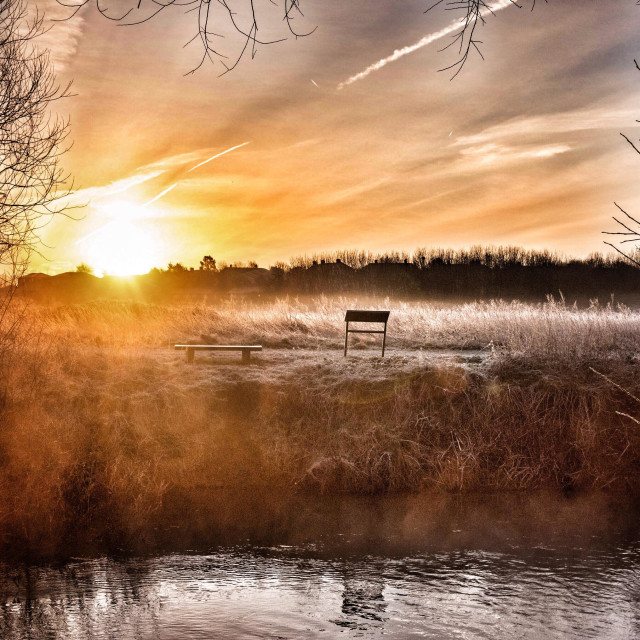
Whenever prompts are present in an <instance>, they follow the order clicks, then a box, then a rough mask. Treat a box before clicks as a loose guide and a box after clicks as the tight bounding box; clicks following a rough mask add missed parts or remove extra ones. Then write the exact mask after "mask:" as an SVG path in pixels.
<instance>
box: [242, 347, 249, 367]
mask: <svg viewBox="0 0 640 640" xmlns="http://www.w3.org/2000/svg"><path fill="white" fill-rule="evenodd" d="M249 362H251V351H249V349H243V351H242V364H249Z"/></svg>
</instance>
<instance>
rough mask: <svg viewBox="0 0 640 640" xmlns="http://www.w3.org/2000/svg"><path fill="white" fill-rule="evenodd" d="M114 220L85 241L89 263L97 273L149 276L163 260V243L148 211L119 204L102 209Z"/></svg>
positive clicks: (127, 204)
mask: <svg viewBox="0 0 640 640" xmlns="http://www.w3.org/2000/svg"><path fill="white" fill-rule="evenodd" d="M101 210H102V211H104V213H106V214H107V215H108V217H109V218H111V221H110V222H107V224H105V225H104V226H102V227H100V228H99V229H98V230H97V231H94V232H93V233H92V234H91V235H90V236H88V237H87V238H86V244H85V254H86V261H87V262H88V263H89V264H90V265H91V266H92V267H93V268H94V270H95V272H96V274H98V275H102V274H109V275H115V276H130V275H137V274H141V273H147V272H148V271H149V270H150V269H151V268H153V267H154V266H157V265H158V264H159V262H160V259H161V253H162V252H161V249H162V243H161V242H159V240H158V238H157V234H156V231H155V229H154V228H153V226H152V224H151V220H150V217H151V215H152V212H151V211H149V209H148V208H143V207H139V206H135V205H132V204H129V203H123V202H117V203H111V204H109V205H108V206H103V207H101Z"/></svg>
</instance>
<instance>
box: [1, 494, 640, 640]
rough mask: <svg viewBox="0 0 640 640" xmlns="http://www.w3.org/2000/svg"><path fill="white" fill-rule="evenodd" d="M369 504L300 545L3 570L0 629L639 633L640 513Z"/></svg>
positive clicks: (216, 633)
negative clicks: (442, 515)
mask: <svg viewBox="0 0 640 640" xmlns="http://www.w3.org/2000/svg"><path fill="white" fill-rule="evenodd" d="M359 509H360V511H359V512H358V517H357V518H356V521H357V522H359V523H360V524H359V525H354V523H353V521H350V522H351V524H347V525H345V524H344V523H343V522H338V523H337V524H336V522H334V523H333V524H332V526H331V533H330V534H327V530H326V529H323V530H321V531H319V532H313V531H309V530H305V532H304V535H302V534H296V535H291V536H289V537H294V538H295V537H297V536H298V535H299V537H300V538H301V540H300V541H299V542H297V543H296V544H283V543H280V544H273V545H271V544H270V545H261V544H258V543H256V542H244V543H242V544H239V545H234V546H224V547H216V548H214V549H211V550H209V551H208V552H202V551H200V552H198V553H196V552H192V553H185V552H182V553H175V552H173V553H163V554H160V555H147V556H138V557H120V558H116V557H112V556H103V557H89V558H71V559H68V560H66V561H65V562H61V563H53V564H52V563H31V564H27V563H20V564H16V563H12V564H5V565H3V566H2V572H1V578H0V589H1V591H0V637H2V638H4V639H12V638H20V639H22V638H33V639H35V638H64V639H70V640H72V639H76V638H78V639H85V638H87V639H88V638H91V639H100V638H114V639H122V638H139V639H146V638H150V639H151V638H159V639H170V640H173V639H181V638H185V639H186V638H189V639H198V638H203V639H204V638H305V637H310V638H313V637H320V638H334V637H339V638H345V637H347V638H348V637H353V638H373V637H376V638H377V637H381V636H386V637H389V638H508V639H515V638H536V639H538V638H576V639H578V638H580V639H582V638H616V639H619V638H640V535H638V532H639V529H638V527H637V518H636V517H635V515H634V514H629V513H625V514H623V515H620V514H618V515H617V516H616V517H615V518H612V514H611V513H604V514H603V512H602V506H601V505H596V506H595V507H594V508H593V516H590V515H589V513H590V510H589V509H588V508H585V506H584V505H582V506H577V507H576V506H575V505H574V506H569V507H566V505H564V506H562V507H561V508H558V509H552V508H550V507H548V506H546V507H545V508H543V509H540V508H537V507H536V508H533V507H531V505H529V507H528V508H527V509H524V510H522V509H521V510H519V511H518V513H516V514H515V515H514V516H513V517H511V518H507V519H505V518H504V517H503V519H502V520H497V521H496V512H495V509H494V508H492V509H489V511H488V512H487V510H486V509H478V508H477V505H476V506H475V507H474V508H473V509H470V508H468V507H461V508H457V509H454V510H455V514H454V516H452V517H451V518H450V519H448V520H446V522H445V524H446V531H445V529H444V528H442V527H441V526H438V528H437V529H434V527H433V523H432V522H429V521H428V520H429V518H426V520H425V522H424V523H422V524H424V526H422V524H421V521H420V518H419V517H418V514H419V513H420V512H421V511H420V505H419V504H418V505H417V506H416V504H413V505H412V506H410V507H409V506H408V505H407V504H406V503H404V510H403V512H404V514H405V515H404V517H403V518H398V507H397V505H391V506H390V507H389V508H386V507H383V508H382V513H381V506H380V504H376V506H375V507H374V506H372V503H369V506H366V505H365V506H362V505H360V506H359ZM389 510H391V511H392V513H393V519H394V520H395V521H396V522H397V525H398V526H397V527H396V529H395V533H389V528H388V526H387V524H386V520H385V517H384V516H385V514H386V513H387V512H388V511H389ZM367 512H371V513H369V518H368V519H366V520H367V521H366V526H361V525H362V522H363V519H362V518H361V516H362V514H363V513H367ZM500 513H502V514H503V516H504V510H502V511H500ZM535 514H537V515H535ZM550 514H552V515H550ZM377 521H380V523H381V527H380V528H377V527H376V526H375V523H376V522H377ZM440 524H442V520H440ZM451 527H454V528H451ZM455 527H460V528H455ZM340 530H342V532H340ZM434 532H437V533H435V535H434ZM281 535H282V534H279V536H281ZM302 538H304V539H305V540H306V541H302Z"/></svg>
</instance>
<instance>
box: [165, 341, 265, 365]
mask: <svg viewBox="0 0 640 640" xmlns="http://www.w3.org/2000/svg"><path fill="white" fill-rule="evenodd" d="M173 348H174V349H175V350H176V351H186V352H187V362H193V357H194V355H195V353H196V351H240V352H241V353H242V362H243V364H249V362H250V361H251V352H252V351H262V345H261V344H174V345H173Z"/></svg>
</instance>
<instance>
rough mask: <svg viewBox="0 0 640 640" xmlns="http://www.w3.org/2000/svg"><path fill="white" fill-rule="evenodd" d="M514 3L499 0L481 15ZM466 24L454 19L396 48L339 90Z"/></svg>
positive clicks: (347, 81) (353, 77)
mask: <svg viewBox="0 0 640 640" xmlns="http://www.w3.org/2000/svg"><path fill="white" fill-rule="evenodd" d="M512 5H513V2H512V0H498V2H494V3H493V4H492V5H490V6H489V7H487V8H486V9H485V10H484V11H482V12H481V15H482V17H485V16H487V15H488V14H490V13H495V12H496V11H500V10H501V9H506V8H507V7H510V6H512ZM464 26H465V20H454V21H453V22H451V23H449V24H448V25H447V26H446V27H444V28H443V29H440V31H435V32H434V33H430V34H429V35H426V36H425V37H424V38H421V39H420V40H418V42H416V43H414V44H412V45H409V46H407V47H402V49H396V50H395V51H394V52H393V53H392V54H391V55H389V56H387V57H386V58H382V59H381V60H378V61H377V62H374V63H373V64H371V65H369V66H368V67H367V68H366V69H364V70H363V71H360V72H359V73H356V74H355V75H353V76H351V77H349V78H347V79H346V80H344V81H343V82H341V83H340V84H339V85H338V90H341V89H344V88H345V87H346V86H348V85H350V84H353V83H354V82H357V81H358V80H362V79H363V78H366V77H367V76H368V75H369V74H371V73H373V72H374V71H378V70H379V69H382V67H386V66H387V65H388V64H389V63H390V62H395V61H396V60H399V59H400V58H403V57H404V56H406V55H409V54H410V53H413V52H414V51H418V49H422V48H423V47H426V46H427V45H429V44H431V43H432V42H435V41H436V40H441V39H442V38H444V37H445V36H448V35H451V34H453V33H456V32H457V31H459V30H460V29H462V28H464Z"/></svg>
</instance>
